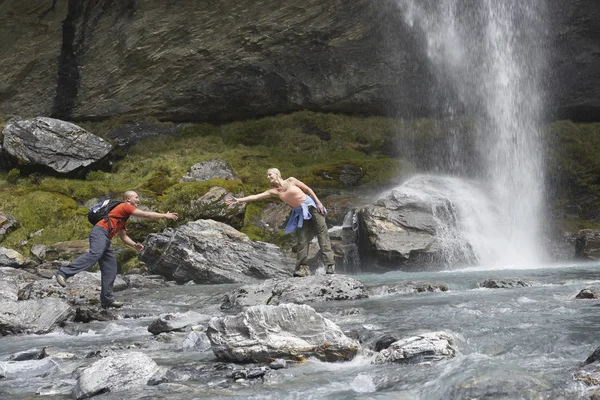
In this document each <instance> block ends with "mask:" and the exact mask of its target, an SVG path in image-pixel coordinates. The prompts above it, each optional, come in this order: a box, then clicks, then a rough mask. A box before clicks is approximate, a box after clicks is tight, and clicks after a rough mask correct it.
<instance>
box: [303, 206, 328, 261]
mask: <svg viewBox="0 0 600 400" xmlns="http://www.w3.org/2000/svg"><path fill="white" fill-rule="evenodd" d="M308 211H310V213H311V214H312V218H311V219H305V220H304V221H303V223H302V228H299V229H297V234H298V248H297V252H296V269H298V267H300V265H303V264H306V259H307V258H308V249H309V245H310V241H311V240H312V238H313V236H314V235H315V234H316V235H317V240H318V242H319V247H320V248H321V253H323V258H324V259H325V260H324V261H325V264H326V265H334V264H335V260H334V259H333V251H332V250H331V242H330V241H329V232H327V223H326V222H325V216H324V215H323V214H321V213H320V212H319V210H317V209H316V208H314V207H308Z"/></svg>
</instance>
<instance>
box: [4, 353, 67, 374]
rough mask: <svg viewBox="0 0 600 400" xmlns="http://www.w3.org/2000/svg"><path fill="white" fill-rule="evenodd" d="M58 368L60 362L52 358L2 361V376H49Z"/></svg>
mask: <svg viewBox="0 0 600 400" xmlns="http://www.w3.org/2000/svg"><path fill="white" fill-rule="evenodd" d="M57 369H58V363H57V362H56V361H54V360H53V359H51V358H44V359H41V360H26V361H0V378H9V379H10V378H19V379H29V378H34V377H36V376H48V375H50V374H51V373H52V372H54V371H56V370H57Z"/></svg>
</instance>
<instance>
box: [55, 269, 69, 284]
mask: <svg viewBox="0 0 600 400" xmlns="http://www.w3.org/2000/svg"><path fill="white" fill-rule="evenodd" d="M54 277H55V278H56V282H58V284H59V285H60V286H62V287H67V278H66V277H65V276H64V275H63V274H61V273H60V272H58V271H56V272H55V273H54Z"/></svg>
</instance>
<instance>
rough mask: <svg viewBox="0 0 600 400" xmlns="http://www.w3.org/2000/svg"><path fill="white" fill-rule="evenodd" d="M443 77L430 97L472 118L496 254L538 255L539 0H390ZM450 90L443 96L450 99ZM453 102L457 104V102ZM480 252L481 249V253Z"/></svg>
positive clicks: (522, 258) (520, 261) (527, 260)
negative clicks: (490, 201) (492, 208)
mask: <svg viewBox="0 0 600 400" xmlns="http://www.w3.org/2000/svg"><path fill="white" fill-rule="evenodd" d="M396 1H397V3H398V5H399V6H400V7H401V9H402V11H403V15H404V16H405V22H406V23H407V25H408V26H410V27H412V29H413V30H414V31H415V35H423V36H424V38H425V43H426V46H427V49H426V54H427V57H428V59H429V61H430V63H431V65H432V67H433V68H432V69H433V70H434V71H435V72H436V74H437V75H438V80H439V81H440V82H441V84H440V87H439V90H438V91H437V92H438V93H435V96H436V99H435V100H436V101H438V102H439V101H440V99H442V101H444V96H445V94H446V93H447V92H448V88H451V90H452V91H453V92H455V93H456V95H457V96H458V101H456V100H452V101H451V100H446V101H447V104H446V108H447V110H448V111H449V112H450V114H458V112H459V111H458V110H460V112H461V113H463V112H466V113H467V114H468V115H469V116H471V117H473V118H474V119H475V120H476V121H477V133H478V149H479V151H480V153H481V159H482V160H484V164H485V168H484V170H483V171H476V173H473V172H472V171H471V172H472V173H471V174H470V175H476V176H478V177H479V178H480V179H481V180H482V181H483V182H485V183H486V184H489V191H488V193H487V196H488V197H489V198H491V199H493V200H494V203H495V206H496V208H497V213H498V214H499V215H498V218H497V219H495V218H489V219H486V218H484V219H483V220H481V221H480V223H485V222H486V220H490V221H491V220H494V221H495V222H494V225H493V226H488V227H486V228H483V230H485V231H488V232H489V231H495V232H496V233H498V235H500V236H501V237H503V240H497V241H496V243H497V246H498V248H497V249H496V250H495V252H496V253H501V254H502V255H503V257H502V261H503V262H506V263H509V264H517V265H528V264H529V265H532V264H535V263H537V262H539V261H540V260H542V259H543V254H542V250H541V245H540V237H541V234H540V223H541V221H542V219H543V215H542V214H543V211H542V210H543V197H544V187H543V180H544V177H543V170H544V168H543V159H542V146H541V144H540V138H539V132H540V125H541V121H540V120H541V117H540V115H541V110H542V107H543V103H542V94H541V93H542V92H541V84H540V79H541V73H542V69H543V66H544V54H543V48H544V46H543V36H544V29H545V27H544V20H545V18H544V2H543V1H541V0H530V1H519V0H503V1H497V0H481V1H467V0H436V1H423V0H418V1H417V0H396ZM449 98H450V97H448V99H449ZM457 103H458V104H457ZM482 257H484V258H485V255H482Z"/></svg>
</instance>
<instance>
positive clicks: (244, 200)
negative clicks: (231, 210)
mask: <svg viewBox="0 0 600 400" xmlns="http://www.w3.org/2000/svg"><path fill="white" fill-rule="evenodd" d="M271 196H275V194H274V193H273V189H269V190H266V191H264V192H262V193H259V194H253V195H251V196H246V197H240V198H239V199H238V198H236V197H230V198H228V199H226V200H225V204H227V205H228V206H229V205H232V204H236V203H249V202H251V201H258V200H264V199H268V198H269V197H271Z"/></svg>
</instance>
